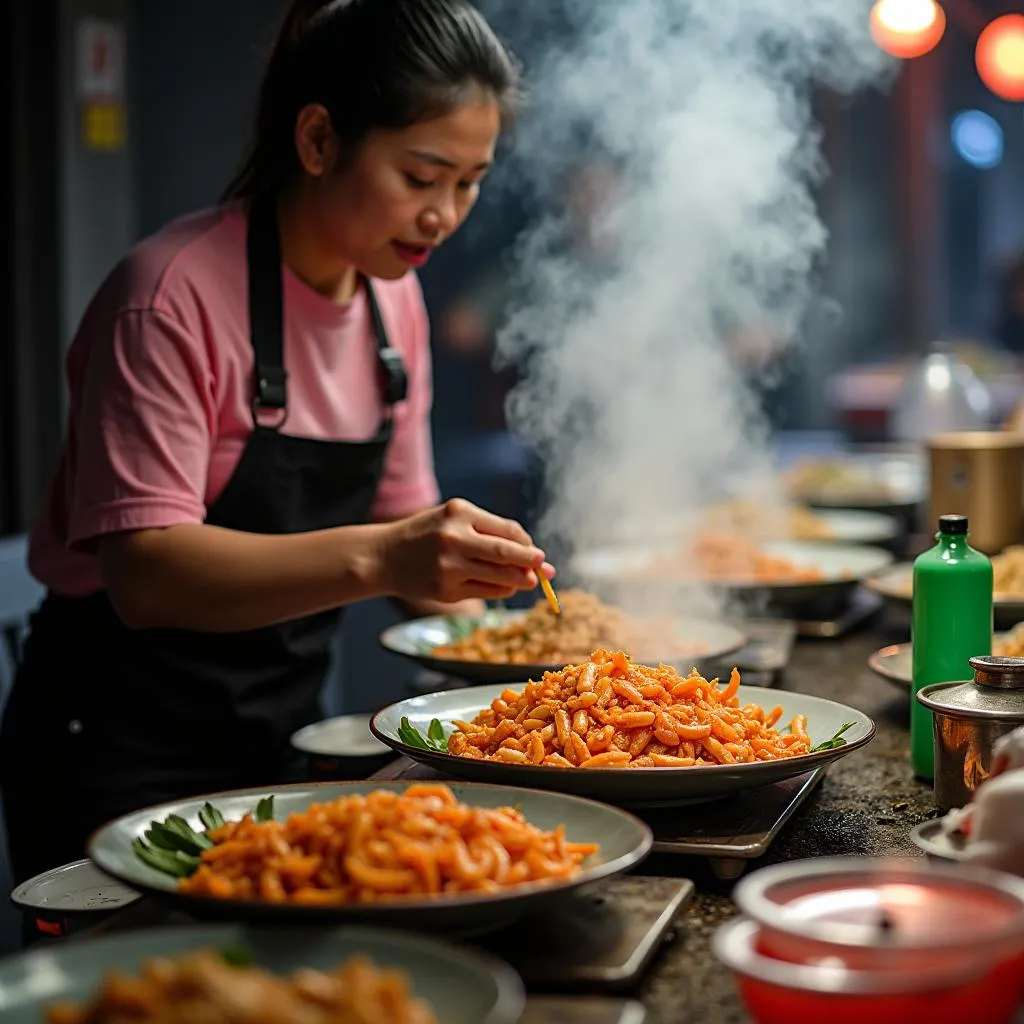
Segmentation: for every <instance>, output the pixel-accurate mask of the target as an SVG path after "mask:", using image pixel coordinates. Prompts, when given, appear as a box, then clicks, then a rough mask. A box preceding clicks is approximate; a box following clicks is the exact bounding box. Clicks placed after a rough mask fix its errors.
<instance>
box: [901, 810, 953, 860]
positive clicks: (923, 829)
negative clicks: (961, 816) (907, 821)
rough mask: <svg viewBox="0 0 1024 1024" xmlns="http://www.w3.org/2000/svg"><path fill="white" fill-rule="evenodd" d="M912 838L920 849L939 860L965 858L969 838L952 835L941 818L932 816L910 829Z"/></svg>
mask: <svg viewBox="0 0 1024 1024" xmlns="http://www.w3.org/2000/svg"><path fill="white" fill-rule="evenodd" d="M910 838H911V841H912V842H913V843H914V845H915V846H916V847H917V848H918V849H919V850H924V852H925V853H927V854H928V856H929V857H936V858H938V859H939V860H965V859H966V854H965V852H964V848H965V846H966V845H967V840H966V839H965V838H964V837H962V836H961V837H959V838H957V836H956V835H951V834H950V833H948V832H946V831H945V830H944V829H943V827H942V819H941V818H930V819H929V820H928V821H922V822H921V824H920V825H915V826H914V827H913V828H912V829H911V830H910Z"/></svg>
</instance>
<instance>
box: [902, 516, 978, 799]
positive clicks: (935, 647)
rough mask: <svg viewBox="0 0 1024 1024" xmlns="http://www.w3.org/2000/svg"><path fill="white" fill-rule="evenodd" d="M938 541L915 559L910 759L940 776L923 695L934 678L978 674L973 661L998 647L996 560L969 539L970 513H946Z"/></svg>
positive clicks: (928, 774)
mask: <svg viewBox="0 0 1024 1024" xmlns="http://www.w3.org/2000/svg"><path fill="white" fill-rule="evenodd" d="M935 539H936V541H937V542H938V543H937V544H936V545H935V547H933V548H931V549H929V550H928V551H925V552H924V554H922V555H919V556H918V557H917V559H916V560H915V562H914V611H913V625H912V627H911V640H912V642H913V655H914V663H913V664H914V668H913V673H914V682H913V687H912V692H911V695H910V763H911V765H912V766H913V769H914V774H915V775H917V776H918V777H919V778H922V779H932V778H934V776H935V746H934V737H933V734H932V713H931V711H929V710H928V708H926V707H924V705H923V704H921V703H920V702H919V701H918V699H917V691H918V690H920V689H921V687H922V686H928V685H929V684H930V683H945V682H951V681H953V680H957V679H973V678H974V673H973V672H972V670H971V667H970V665H969V664H968V661H969V660H970V659H971V658H974V657H978V656H981V655H986V654H991V653H992V563H991V562H990V561H989V560H988V558H987V557H986V556H985V555H983V554H982V553H981V552H980V551H975V549H974V548H972V547H971V546H970V544H968V543H967V516H940V517H939V532H938V533H937V534H936V535H935Z"/></svg>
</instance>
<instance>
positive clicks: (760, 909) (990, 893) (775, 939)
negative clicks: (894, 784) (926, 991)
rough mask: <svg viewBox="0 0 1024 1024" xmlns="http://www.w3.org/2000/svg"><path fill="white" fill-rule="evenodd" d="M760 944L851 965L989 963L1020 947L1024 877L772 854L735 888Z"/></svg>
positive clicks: (801, 959)
mask: <svg viewBox="0 0 1024 1024" xmlns="http://www.w3.org/2000/svg"><path fill="white" fill-rule="evenodd" d="M733 898H734V899H735V901H736V904H737V906H738V907H739V908H740V910H741V911H742V912H743V913H744V914H746V915H747V917H749V918H751V919H753V920H754V921H756V922H757V924H758V925H759V926H760V937H759V939H758V949H759V951H760V952H761V953H763V954H765V955H767V956H771V957H774V958H776V959H779V960H787V961H790V962H792V963H797V964H814V963H816V962H819V961H822V960H829V961H836V962H840V963H842V964H845V965H846V966H847V967H850V968H853V969H855V970H866V971H876V972H885V971H890V972H901V971H906V970H911V971H913V970H917V969H919V968H920V969H925V970H945V969H950V970H953V969H956V967H957V966H958V965H961V964H964V963H965V962H967V961H971V962H974V963H976V964H977V965H978V967H979V969H983V970H988V969H990V968H993V967H994V965H998V964H1000V963H1002V962H1004V961H1006V960H1013V959H1014V958H1016V957H1020V956H1024V881H1022V880H1021V879H1018V878H1014V877H1012V876H1009V875H1004V874H1002V873H1000V872H996V871H988V870H985V869H982V868H977V867H975V866H973V865H964V864H955V865H936V864H930V863H928V862H927V861H920V860H913V861H906V860H895V859H892V860H890V859H884V858H878V859H873V858H867V857H835V858H828V859H822V860H815V861H797V862H791V863H788V864H777V865H774V866H772V867H769V868H764V869H762V870H761V871H757V872H754V873H753V874H751V875H750V876H748V877H747V878H745V879H743V880H742V881H741V882H740V883H739V884H738V885H737V886H736V888H735V890H734V893H733Z"/></svg>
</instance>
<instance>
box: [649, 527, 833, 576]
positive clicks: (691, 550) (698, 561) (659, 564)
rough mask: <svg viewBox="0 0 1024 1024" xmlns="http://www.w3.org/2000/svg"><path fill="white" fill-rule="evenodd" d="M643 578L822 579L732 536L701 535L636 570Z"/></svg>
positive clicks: (817, 572) (810, 569)
mask: <svg viewBox="0 0 1024 1024" xmlns="http://www.w3.org/2000/svg"><path fill="white" fill-rule="evenodd" d="M639 575H640V576H642V577H643V578H645V579H655V580H686V579H694V578H696V579H702V580H707V581H708V582H712V583H732V584H738V585H747V584H757V583H764V584H772V583H775V584H778V583H813V582H815V581H817V580H821V579H823V578H824V574H823V573H822V571H821V570H820V569H819V568H817V567H816V566H806V565H797V564H796V563H795V562H792V561H790V560H788V559H785V558H779V557H778V556H776V555H772V554H770V553H769V552H767V551H765V550H764V549H763V548H762V547H761V546H760V545H759V544H757V543H756V542H754V541H752V540H747V539H745V538H743V537H739V536H737V535H736V534H733V533H715V532H712V531H707V532H705V533H702V534H701V535H700V536H699V537H698V538H697V540H696V542H695V543H693V544H691V545H689V546H687V547H685V548H683V549H682V550H680V551H679V552H677V553H676V554H675V555H670V556H669V557H667V558H660V559H658V560H657V561H656V562H651V563H649V564H648V565H647V566H645V567H644V568H643V569H641V570H640V571H639Z"/></svg>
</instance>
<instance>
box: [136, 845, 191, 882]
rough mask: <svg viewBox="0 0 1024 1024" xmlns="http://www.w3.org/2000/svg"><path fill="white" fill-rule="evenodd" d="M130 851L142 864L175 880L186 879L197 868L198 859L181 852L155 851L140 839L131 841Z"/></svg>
mask: <svg viewBox="0 0 1024 1024" xmlns="http://www.w3.org/2000/svg"><path fill="white" fill-rule="evenodd" d="M132 850H133V851H134V852H135V855H136V856H137V857H138V858H139V860H141V861H143V863H145V864H148V865H149V866H150V867H151V868H153V869H155V870H156V871H159V872H160V873H161V874H164V875H173V876H174V877H175V878H188V876H189V875H191V874H192V873H193V872H194V871H195V869H196V868H197V867H199V858H198V857H195V856H192V855H191V854H187V853H183V852H182V851H181V850H175V851H173V852H172V851H170V850H161V849H157V848H156V847H153V846H148V845H147V844H146V843H144V842H143V841H142V840H141V839H133V840H132Z"/></svg>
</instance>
